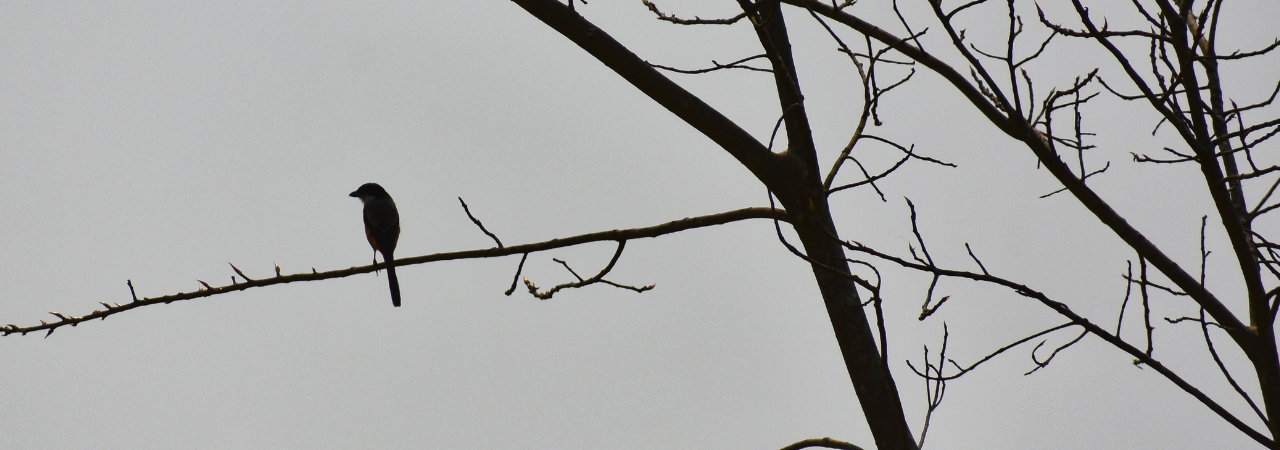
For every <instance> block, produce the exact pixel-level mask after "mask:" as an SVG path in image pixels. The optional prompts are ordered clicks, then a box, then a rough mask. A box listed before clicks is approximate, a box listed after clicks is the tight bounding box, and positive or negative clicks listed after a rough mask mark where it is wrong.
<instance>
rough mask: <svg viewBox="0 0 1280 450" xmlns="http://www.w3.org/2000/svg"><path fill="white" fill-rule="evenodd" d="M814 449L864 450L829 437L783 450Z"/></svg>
mask: <svg viewBox="0 0 1280 450" xmlns="http://www.w3.org/2000/svg"><path fill="white" fill-rule="evenodd" d="M812 447H825V448H834V449H838V450H862V447H859V446H856V445H853V444H850V443H848V442H845V441H837V440H835V439H831V438H829V437H826V438H821V439H805V440H803V441H800V442H796V443H794V444H791V445H788V446H786V447H782V449H781V450H800V449H802V448H812Z"/></svg>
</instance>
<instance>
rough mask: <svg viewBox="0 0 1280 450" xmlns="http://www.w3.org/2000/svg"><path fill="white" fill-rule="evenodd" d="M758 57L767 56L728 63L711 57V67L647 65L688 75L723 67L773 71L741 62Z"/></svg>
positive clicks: (753, 58) (753, 57)
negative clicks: (680, 67) (691, 68)
mask: <svg viewBox="0 0 1280 450" xmlns="http://www.w3.org/2000/svg"><path fill="white" fill-rule="evenodd" d="M760 58H768V56H766V55H756V56H749V57H746V58H742V59H739V60H737V61H734V62H731V63H729V64H720V63H718V62H716V60H714V59H713V60H711V65H712V67H708V68H706V69H693V70H684V69H677V68H674V67H667V66H664V65H661V64H654V63H649V65H650V66H653V67H655V68H658V69H662V70H666V71H670V72H676V73H683V74H688V75H697V74H701V73H707V72H714V71H717V70H723V69H746V70H754V71H756V72H768V73H773V70H772V69H761V68H759V67H752V66H748V65H744V64H742V63H744V62H747V61H751V60H755V59H760ZM645 62H648V61H645Z"/></svg>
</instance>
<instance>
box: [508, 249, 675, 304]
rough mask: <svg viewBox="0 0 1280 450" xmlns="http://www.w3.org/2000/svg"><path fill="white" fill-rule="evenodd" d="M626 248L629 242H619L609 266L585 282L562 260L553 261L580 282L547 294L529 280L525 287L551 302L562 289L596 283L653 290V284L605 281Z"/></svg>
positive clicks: (557, 287)
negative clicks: (635, 284) (625, 283)
mask: <svg viewBox="0 0 1280 450" xmlns="http://www.w3.org/2000/svg"><path fill="white" fill-rule="evenodd" d="M626 246H627V241H625V240H620V241H618V249H617V250H615V251H614V252H613V258H612V259H610V260H609V264H607V265H605V266H604V269H600V273H597V274H596V275H595V276H593V277H591V278H587V279H585V280H584V279H582V277H580V276H578V273H577V272H574V271H573V268H571V267H569V264H568V263H566V262H564V261H563V260H560V259H553V261H555V262H558V263H560V264H561V265H563V266H564V268H565V269H567V270H569V273H571V274H573V277H574V278H577V279H578V281H576V282H573V283H564V284H560V285H556V286H555V287H553V288H551V289H549V290H547V291H546V292H538V287H537V286H535V285H534V284H533V282H532V281H529V279H528V278H525V279H524V285H525V287H528V288H529V293H530V294H533V296H534V297H537V298H539V299H541V300H550V299H551V297H552V296H554V295H556V292H560V290H562V289H573V288H580V287H585V286H590V285H592V284H596V283H605V284H608V285H610V286H614V287H620V288H624V289H630V290H633V291H636V292H644V291H647V290H650V289H653V287H654V285H652V284H651V285H648V286H641V287H635V286H627V285H622V284H618V283H614V282H612V281H608V280H605V279H604V276H605V275H608V274H609V271H611V270H613V266H614V264H617V263H618V258H619V257H621V256H622V249H623V248H625V247H626Z"/></svg>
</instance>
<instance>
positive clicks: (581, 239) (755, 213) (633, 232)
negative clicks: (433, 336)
mask: <svg viewBox="0 0 1280 450" xmlns="http://www.w3.org/2000/svg"><path fill="white" fill-rule="evenodd" d="M747 219H775V220H782V221H789V220H788V218H787V213H786V212H785V211H782V210H777V209H771V208H743V209H737V210H733V211H727V212H722V213H718V214H710V215H706V216H697V217H687V218H684V219H680V220H675V221H671V222H667V223H663V224H660V225H654V226H651V227H643V228H628V229H622V230H609V231H598V232H595V233H587V234H580V235H577V236H570V237H564V238H558V239H552V240H549V241H542V242H533V243H529V244H521V245H512V246H507V247H495V248H487V249H478V250H463V251H458V252H444V253H433V254H430V255H422V256H413V257H409V258H397V259H396V266H397V267H400V268H403V267H405V266H412V265H416V264H425V263H429V262H436V261H451V260H458V259H480V258H496V257H500V256H508V255H519V254H528V253H533V252H540V251H545V250H552V249H557V248H564V247H572V246H575V245H581V244H586V243H589V242H601V241H626V240H630V239H640V238H651V237H658V236H662V235H664V234H671V233H676V232H680V231H685V230H691V229H694V228H703V227H710V226H716V225H724V224H727V223H731V222H737V221H741V220H747ZM385 266H386V264H385V263H380V264H372V265H368V266H356V267H351V268H347V269H341V270H331V271H327V272H317V271H316V270H315V269H311V273H298V274H293V275H279V273H278V272H277V275H276V276H275V277H272V278H258V279H253V280H249V279H248V277H244V275H243V274H241V275H240V276H241V277H244V278H245V280H246V281H245V282H243V283H239V282H236V281H235V280H234V278H233V279H232V284H230V285H227V286H217V287H214V286H210V285H208V284H206V283H204V282H201V284H203V285H204V286H205V287H204V288H201V289H200V290H198V291H194V292H180V293H177V294H171V295H165V296H161V297H151V298H137V296H134V297H133V301H131V302H128V303H124V304H119V303H107V302H99V304H101V305H103V306H104V307H106V309H100V310H95V311H93V312H92V313H89V314H86V315H83V316H68V315H65V314H62V313H58V312H50V313H49V314H52V315H53V316H54V317H57V318H58V320H56V321H53V322H47V321H43V320H42V321H40V324H39V325H33V326H27V327H23V326H18V325H13V324H9V325H4V326H0V332H2V333H4V335H5V336H8V335H10V334H15V333H18V334H23V335H25V334H27V333H31V332H35V331H45V332H46V334H45V336H46V337H47V336H49V335H50V334H53V331H54V330H56V329H57V328H58V327H61V326H64V325H71V326H76V325H78V324H79V323H80V322H85V321H89V320H94V319H104V320H105V319H106V318H107V316H111V315H115V314H118V313H122V312H125V311H128V310H131V309H134V308H139V307H143V306H148V305H156V304H161V303H172V302H176V301H181V300H191V299H197V298H204V297H212V296H215V295H219V294H226V293H230V292H236V291H243V290H246V289H250V288H256V287H264V286H271V285H276V284H286V283H294V282H301V281H319V280H327V279H331V278H344V277H349V276H352V275H359V274H362V273H369V272H373V271H376V270H382V269H383V268H385ZM233 267H234V266H233ZM237 272H239V271H238V270H237ZM129 289H130V291H131V292H132V290H133V283H132V282H130V283H129Z"/></svg>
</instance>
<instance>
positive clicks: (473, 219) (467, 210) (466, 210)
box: [458, 197, 502, 248]
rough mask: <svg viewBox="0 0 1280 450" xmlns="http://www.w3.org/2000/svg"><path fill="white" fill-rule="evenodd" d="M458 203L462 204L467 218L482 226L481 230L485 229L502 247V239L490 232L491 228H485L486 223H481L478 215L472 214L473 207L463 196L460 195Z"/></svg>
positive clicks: (487, 234)
mask: <svg viewBox="0 0 1280 450" xmlns="http://www.w3.org/2000/svg"><path fill="white" fill-rule="evenodd" d="M458 203H461V204H462V211H464V212H466V213H467V218H468V219H471V223H474V224H476V226H477V227H480V231H483V232H484V234H485V235H486V236H489V237H490V238H492V239H493V242H494V243H497V244H498V248H502V241H500V240H498V236H495V235H494V234H493V233H490V232H489V230H487V229H485V227H484V224H483V223H480V219H477V218H476V216H473V215H471V208H468V207H467V202H464V201H462V197H458Z"/></svg>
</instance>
